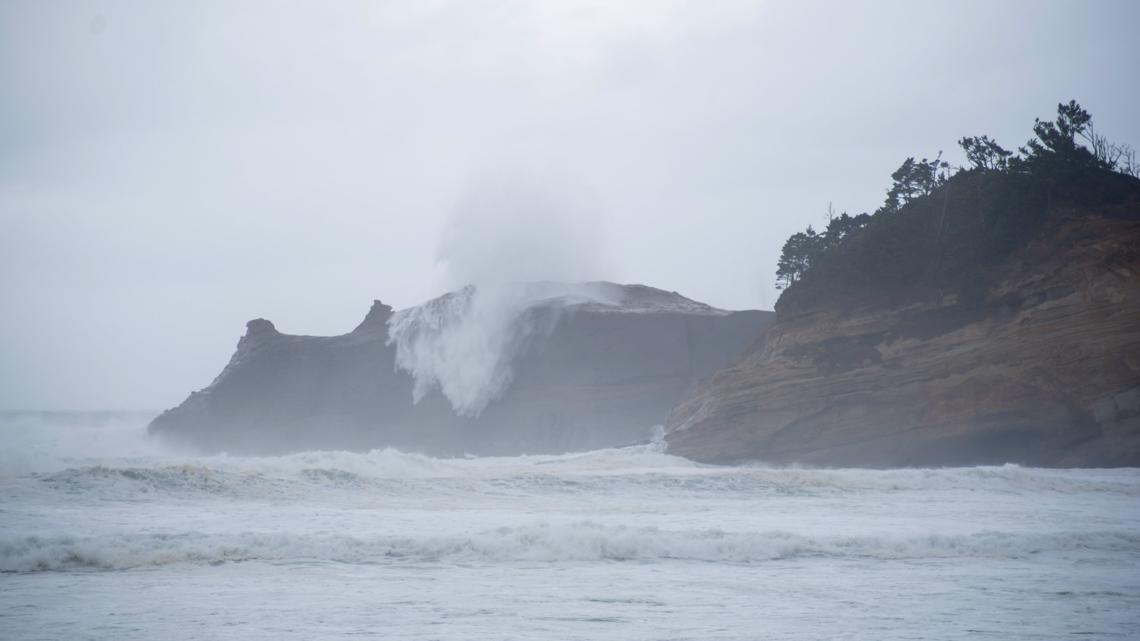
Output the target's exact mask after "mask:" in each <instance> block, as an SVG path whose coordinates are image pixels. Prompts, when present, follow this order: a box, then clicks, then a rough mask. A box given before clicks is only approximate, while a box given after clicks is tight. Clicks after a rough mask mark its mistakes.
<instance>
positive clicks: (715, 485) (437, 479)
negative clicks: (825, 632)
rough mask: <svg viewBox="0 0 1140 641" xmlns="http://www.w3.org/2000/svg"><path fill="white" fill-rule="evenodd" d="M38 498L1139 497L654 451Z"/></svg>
mask: <svg viewBox="0 0 1140 641" xmlns="http://www.w3.org/2000/svg"><path fill="white" fill-rule="evenodd" d="M23 478H24V480H25V481H32V482H34V485H35V486H36V487H38V488H40V489H42V490H48V491H51V492H58V493H62V494H69V495H85V496H97V497H102V498H110V499H119V498H132V497H133V498H139V497H147V496H153V497H158V496H178V497H197V498H210V497H217V498H303V497H305V496H311V495H321V494H327V493H338V492H340V493H351V492H356V491H359V490H368V491H371V492H379V493H383V494H385V495H398V494H414V493H417V492H423V493H430V492H433V491H435V490H438V489H442V488H447V489H449V490H454V491H459V492H469V493H472V494H480V493H506V492H515V493H522V494H542V493H551V492H557V493H559V494H574V493H580V494H584V495H587V494H590V493H602V494H607V493H612V492H623V493H624V492H636V493H638V495H644V496H678V497H682V496H684V497H698V496H702V495H707V496H710V497H727V498H731V497H734V496H736V497H743V498H750V497H760V496H774V495H775V496H826V495H837V496H838V495H849V494H853V493H854V494H858V493H885V494H892V493H910V492H928V493H941V492H956V491H983V492H987V493H994V492H996V493H999V494H1000V493H1005V494H1025V493H1041V492H1045V493H1059V494H1079V493H1109V494H1116V495H1124V496H1134V497H1140V478H1138V477H1137V475H1136V474H1135V472H1134V471H1133V470H1053V469H1042V468H1025V467H1020V466H1017V465H1003V466H994V467H972V468H946V469H899V470H860V469H810V468H795V467H791V468H779V467H760V466H753V467H719V466H709V465H701V464H697V463H693V462H691V461H688V460H686V459H682V458H679V457H675V456H671V455H668V454H664V453H662V452H661V451H660V445H658V444H647V445H640V446H632V447H626V448H615V449H606V450H596V451H593V452H584V453H579V454H565V455H541V456H520V457H488V458H471V459H463V458H453V459H446V458H444V459H441V458H433V457H429V456H425V455H421V454H408V453H404V452H400V451H397V450H391V449H385V450H375V451H372V452H365V453H352V452H305V453H301V454H293V455H288V456H280V457H263V458H258V457H249V458H245V457H226V456H217V457H203V458H189V459H174V460H171V459H169V458H149V459H148V458H141V459H125V460H118V461H107V460H100V461H98V462H97V463H96V464H93V465H80V466H75V467H65V468H64V469H61V470H58V471H53V472H49V473H37V474H31V475H28V476H25V477H23Z"/></svg>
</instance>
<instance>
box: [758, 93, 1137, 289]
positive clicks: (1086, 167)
mask: <svg viewBox="0 0 1140 641" xmlns="http://www.w3.org/2000/svg"><path fill="white" fill-rule="evenodd" d="M1033 133H1034V136H1035V137H1034V138H1033V139H1032V140H1030V141H1028V142H1027V143H1026V144H1025V146H1023V147H1019V148H1018V153H1016V154H1015V153H1012V152H1010V151H1008V150H1006V149H1004V148H1002V147H1001V145H999V144H997V142H996V141H994V140H992V139H991V138H990V137H989V136H973V137H965V138H962V139H961V140H959V141H958V144H959V145H961V147H962V150H963V151H964V152H965V154H966V159H967V161H968V162H969V163H970V167H969V169H970V171H971V172H986V173H991V174H993V175H992V176H988V175H987V176H981V175H974V176H971V175H963V176H962V177H961V178H962V180H965V181H968V180H974V179H976V180H975V184H976V185H977V186H978V188H977V190H976V192H977V198H978V199H981V200H983V201H984V202H983V205H984V206H982V207H975V208H974V211H973V213H976V214H979V218H978V220H977V221H976V223H977V224H976V227H975V229H980V230H981V231H980V232H974V235H973V236H972V237H970V242H969V243H968V245H967V244H961V243H960V246H959V248H958V250H956V251H958V252H959V254H961V255H968V256H974V257H975V258H976V257H981V256H989V257H993V256H1000V255H1004V254H1003V253H1002V252H1005V251H1008V250H1009V248H1011V247H1013V246H1015V244H1016V243H1017V242H1018V241H1019V240H1020V239H1024V238H1025V237H1026V235H1027V234H1028V233H1029V232H1030V231H1032V229H1033V228H1034V226H1035V225H1037V224H1038V223H1040V222H1041V221H1042V220H1044V218H1045V217H1046V216H1047V215H1048V213H1049V211H1050V207H1051V205H1050V203H1051V199H1052V197H1053V194H1054V193H1055V192H1054V189H1057V188H1062V189H1067V190H1068V191H1067V194H1068V195H1067V196H1066V197H1069V198H1072V197H1078V198H1091V197H1094V196H1091V195H1090V194H1100V196H1095V197H1098V198H1099V197H1102V196H1103V191H1104V190H1103V189H1101V188H1100V185H1105V184H1107V183H1106V182H1105V180H1104V179H1105V177H1106V176H1107V175H1108V174H1107V173H1106V172H1116V173H1119V174H1127V175H1130V176H1133V177H1136V178H1140V161H1138V160H1137V158H1136V153H1135V151H1134V150H1133V149H1132V148H1131V147H1128V146H1127V145H1117V144H1114V143H1111V142H1109V141H1108V140H1107V139H1106V138H1105V137H1104V136H1102V135H1100V134H1099V133H1097V131H1096V130H1095V129H1094V128H1093V124H1092V117H1091V116H1090V115H1089V113H1088V112H1087V111H1086V110H1085V109H1084V108H1082V107H1081V106H1080V105H1079V104H1077V102H1076V101H1075V100H1070V101H1069V102H1067V103H1060V104H1058V105H1057V117H1056V119H1055V120H1041V119H1040V118H1038V119H1035V120H1034V123H1033ZM949 180H951V176H950V165H949V164H948V163H946V162H944V161H943V160H942V153H941V152H939V154H938V155H937V156H935V157H934V159H932V160H930V159H926V158H923V159H922V160H915V159H914V158H913V157H911V158H907V159H906V160H905V161H903V163H902V165H900V166H899V168H898V169H896V170H895V171H894V172H893V173H892V174H891V181H892V182H891V187H890V189H888V190H887V199H886V202H885V203H884V204H883V206H882V207H880V208H879V209H878V210H876V211H875V213H874V214H871V215H867V214H859V215H858V216H849V215H847V214H846V213H844V214H842V215H840V216H835V215H834V213H833V212H832V210H831V208H830V207H828V224H827V227H826V228H825V229H824V230H823V231H822V232H816V231H815V229H813V228H812V227H808V228H807V230H806V231H803V232H799V233H797V234H794V235H792V237H791V238H789V239H788V241H787V242H786V243H784V248H783V252H782V253H781V255H780V260H779V263H778V264H777V271H776V279H777V282H776V287H777V288H779V289H786V288H788V287H790V286H791V285H793V284H794V283H796V282H798V281H800V280H802V279H803V278H804V277H805V275H807V273H808V272H809V271H810V270H812V268H813V267H815V269H816V271H817V272H820V273H826V274H830V275H831V276H830V277H831V278H833V279H843V278H847V276H848V275H847V274H842V273H840V272H841V271H842V270H843V268H844V267H847V268H849V267H850V265H851V264H855V263H857V264H860V265H861V266H862V269H861V270H857V271H859V272H860V273H859V274H857V275H856V276H857V277H858V278H861V279H862V281H860V282H880V283H881V282H884V281H886V280H891V279H894V280H896V281H900V282H901V281H905V280H906V279H907V278H910V277H911V276H912V275H911V274H909V273H904V272H900V271H899V270H897V269H895V266H896V264H897V263H898V262H899V261H909V263H910V265H911V266H912V267H914V268H915V272H914V273H929V272H931V271H934V272H940V271H947V270H949V272H954V271H955V270H957V272H961V271H962V269H968V268H969V266H970V264H971V263H970V262H969V261H966V260H960V261H958V263H956V264H955V265H956V266H947V265H948V263H947V261H945V260H944V257H945V256H946V255H948V254H946V253H945V252H944V251H943V245H942V243H943V239H944V234H947V233H949V232H948V231H947V230H948V229H951V228H954V224H953V221H952V218H953V215H951V216H948V207H949V206H950V203H951V200H952V194H951V190H950V189H949V187H948V186H947V181H949ZM955 180H957V177H955ZM1114 184H1118V185H1119V184H1120V183H1119V181H1117V182H1116V183H1114ZM943 187H946V190H945V191H943V192H941V195H940V198H939V200H938V202H937V203H932V202H928V203H926V205H925V206H924V205H922V204H920V203H915V205H913V206H910V207H908V205H909V204H910V203H914V202H915V201H919V200H922V199H925V198H928V197H929V196H930V195H931V194H933V193H934V192H935V191H936V190H938V189H940V188H943ZM983 187H985V188H986V189H988V190H989V191H987V192H986V194H987V195H986V196H985V197H984V198H983V194H982V189H983ZM1082 190H1083V193H1084V195H1080V194H1081V193H1082ZM958 209H959V211H960V210H961V207H959V208H958ZM872 223H874V224H872ZM956 228H957V229H959V230H961V229H967V228H969V226H968V225H966V224H962V223H961V221H959V223H958V224H957V227H956ZM864 229H866V231H865V232H860V230H864ZM857 232H859V233H867V234H872V235H873V236H874V238H875V239H876V241H875V244H874V250H873V251H868V250H867V247H866V246H865V245H863V244H859V245H849V246H847V248H846V249H845V250H842V251H839V252H835V250H836V248H839V247H841V246H843V245H844V244H845V243H847V241H848V239H849V238H850V237H851V236H852V235H853V234H856V233H857ZM971 252H972V253H971ZM927 253H933V254H934V256H935V257H934V258H933V260H932V261H931V264H930V265H928V264H926V262H924V261H926V259H927V257H928V256H927ZM834 256H847V258H846V259H843V260H846V261H847V262H846V263H845V262H843V260H840V261H838V262H833V260H832V257H834ZM852 256H858V257H861V258H851V257H852ZM903 256H905V257H908V258H900V257H903ZM869 273H873V274H874V277H869V276H868V274H869ZM813 282H815V281H814V279H813ZM852 282H854V281H852Z"/></svg>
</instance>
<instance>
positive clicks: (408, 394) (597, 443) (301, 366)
mask: <svg viewBox="0 0 1140 641" xmlns="http://www.w3.org/2000/svg"><path fill="white" fill-rule="evenodd" d="M583 287H585V289H580V288H579V289H574V290H572V291H570V290H566V291H564V290H561V289H559V288H558V287H557V286H552V285H550V284H547V285H546V286H544V287H542V288H539V290H538V291H539V294H540V295H537V296H534V295H532V296H531V297H530V298H528V299H527V300H526V301H525V304H519V305H515V306H514V307H513V308H511V310H510V314H511V316H510V317H509V318H507V319H506V320H505V321H502V322H505V323H507V325H505V326H504V327H505V330H506V331H507V332H508V333H511V335H512V336H514V335H516V334H517V335H519V336H522V338H524V339H525V340H522V341H521V342H517V341H516V342H514V343H512V344H511V351H510V353H508V354H506V355H505V356H504V355H503V354H499V356H504V357H505V358H506V359H507V361H509V362H504V363H501V364H500V365H503V366H505V367H507V368H508V370H507V372H508V373H509V377H508V378H507V379H505V381H506V384H505V386H504V389H502V390H500V391H499V392H498V393H496V394H493V395H492V396H490V397H489V399H490V400H489V402H487V403H486V404H485V406H480V407H478V408H477V409H478V411H477V412H468V413H467V414H461V413H458V412H457V411H456V403H455V399H449V398H448V397H445V396H444V395H443V394H442V393H441V392H440V389H439V388H438V387H436V386H432V385H428V386H427V391H426V393H425V394H423V395H422V398H420V399H419V401H418V402H415V403H414V402H413V391H414V389H415V387H416V377H421V379H422V378H423V377H422V376H421V374H422V373H421V372H419V371H418V370H413V371H411V372H409V371H405V370H403V369H399V368H397V366H396V360H397V354H398V351H399V350H400V349H401V348H403V349H409V346H408V345H405V344H402V343H401V342H400V341H398V340H393V341H390V327H392V326H395V325H394V323H395V322H397V321H400V327H401V328H402V329H403V330H407V329H408V326H409V324H410V323H411V324H413V325H412V326H411V327H412V329H413V330H416V331H413V332H412V333H413V334H417V333H418V334H419V335H421V336H422V335H424V334H425V333H426V334H427V335H428V338H429V340H436V337H434V335H433V334H432V332H438V331H439V329H440V325H441V324H446V323H453V324H455V323H458V324H459V325H457V326H455V327H452V328H451V329H453V330H455V331H457V332H459V336H460V338H463V339H466V340H467V342H464V343H462V344H459V345H458V346H456V345H453V344H450V343H448V344H442V345H433V344H429V345H428V348H433V349H432V350H429V352H428V355H429V356H439V357H441V358H454V357H455V354H456V353H457V352H458V353H459V357H463V356H465V353H464V349H467V348H470V347H471V346H476V347H485V344H486V342H487V340H486V338H487V337H486V336H481V335H478V333H479V331H480V330H479V328H478V327H476V328H475V329H474V333H475V334H476V336H468V335H467V334H466V333H465V332H467V331H468V330H469V329H470V328H468V327H467V326H465V325H463V323H465V322H468V321H467V320H465V317H464V316H462V315H460V316H457V317H455V318H448V317H440V316H433V315H431V314H425V313H420V312H424V311H425V310H426V311H432V310H434V309H436V308H451V307H454V305H453V304H452V303H453V302H455V300H456V297H462V296H464V295H469V294H470V292H466V293H465V292H457V293H454V294H450V295H448V296H445V297H443V298H441V299H436V300H435V301H429V303H426V304H425V305H424V306H421V309H419V310H417V309H415V308H414V309H413V310H405V311H403V312H397V313H396V315H395V316H394V314H393V311H392V309H391V308H390V307H388V306H387V305H384V304H382V303H380V302H379V301H377V302H376V303H375V304H374V305H373V307H372V310H371V311H370V312H369V313H368V316H367V317H366V318H365V320H364V322H362V323H361V324H360V326H359V327H357V328H356V329H355V330H353V331H352V332H350V333H348V334H344V335H342V336H332V337H317V336H291V335H286V334H282V333H280V332H278V331H277V330H276V329H275V328H274V326H273V324H272V323H270V322H269V321H267V320H263V319H257V320H253V321H250V322H249V324H248V325H247V332H246V334H245V336H243V337H242V338H241V340H240V341H239V342H238V347H237V351H236V353H235V354H234V356H233V358H232V359H231V361H230V363H229V364H228V365H227V366H226V368H225V369H224V370H223V371H222V373H221V374H220V375H219V376H218V377H217V378H216V379H215V380H214V382H213V383H212V384H211V385H210V386H209V387H207V388H205V389H203V390H201V391H198V392H195V393H193V394H191V395H190V397H189V398H187V399H186V401H185V402H183V403H182V404H181V405H179V406H178V407H176V408H174V409H171V410H168V411H167V412H165V413H163V414H162V415H160V416H159V417H158V418H156V419H155V420H154V421H153V423H152V424H151V426H150V431H151V433H152V434H157V435H162V436H165V437H169V438H173V439H176V440H179V441H182V442H185V443H189V444H191V445H193V446H196V447H198V448H199V449H202V450H205V451H228V452H232V453H247V454H276V453H282V452H290V451H301V450H308V449H349V450H366V449H372V448H381V447H395V448H399V449H402V450H406V451H419V452H424V453H428V454H433V455H463V454H475V455H491V454H495V455H512V454H523V453H532V454H533V453H561V452H566V451H575V450H587V449H594V448H599V447H609V446H620V445H626V444H629V443H632V442H636V441H639V440H644V439H646V438H648V437H649V435H650V434H651V433H652V429H653V427H654V426H657V425H661V424H662V423H663V422H664V420H665V418H666V416H667V415H668V412H669V410H670V408H671V407H672V406H673V405H674V404H675V403H676V402H677V401H678V400H679V399H681V398H682V397H683V396H684V395H685V394H686V393H688V392H690V391H692V389H694V388H695V385H696V384H697V383H698V382H699V381H701V380H702V379H704V378H706V377H707V376H709V375H710V374H711V373H712V372H714V371H717V370H718V369H720V368H722V367H724V366H726V365H728V364H730V363H731V362H732V361H733V360H734V359H736V358H737V357H739V355H740V354H742V353H743V352H744V351H745V349H746V348H747V346H748V345H749V344H750V343H751V342H752V341H753V340H754V339H755V338H756V336H758V335H759V333H760V332H761V331H762V330H763V328H764V327H766V325H767V324H768V323H769V322H770V321H771V320H772V318H773V317H774V315H773V314H772V313H771V312H759V311H741V312H727V311H723V310H718V309H714V308H712V307H709V306H707V305H704V304H701V303H697V302H695V301H691V300H689V299H686V298H684V297H682V296H680V295H678V294H676V293H669V292H664V291H661V290H657V289H653V288H649V287H644V286H636V285H634V286H623V285H616V284H613V283H591V284H587V285H585V286H583ZM548 290H549V291H548ZM583 292H584V294H583ZM531 293H532V294H533V292H531ZM459 302H460V303H464V301H463V300H462V299H460V300H459ZM464 309H466V308H464ZM409 313H412V316H408V314H409ZM416 314H418V316H417V315H416ZM415 324H419V325H415ZM524 326H525V327H526V328H529V333H524V332H522V330H521V329H520V328H521V327H524ZM504 327H500V328H499V329H504ZM524 334H525V335H524ZM403 336H404V335H403V334H401V336H400V339H401V340H403ZM478 354H479V352H478V351H476V356H478ZM459 363H460V364H461V365H462V364H464V362H463V361H462V360H460V361H459ZM479 364H480V363H474V364H473V365H472V367H471V368H470V371H480V368H479V367H476V365H479ZM453 369H456V370H457V371H454V372H452V373H451V375H452V376H453V377H457V378H458V382H459V383H463V382H467V381H466V379H465V378H464V377H465V376H466V375H468V374H469V373H470V372H469V371H468V369H466V368H464V367H459V368H453ZM413 374H415V376H413ZM499 378H502V377H501V376H500V377H499ZM496 380H499V379H496ZM445 382H446V381H445ZM500 382H501V381H500ZM422 383H423V380H421V386H422ZM421 391H423V390H421Z"/></svg>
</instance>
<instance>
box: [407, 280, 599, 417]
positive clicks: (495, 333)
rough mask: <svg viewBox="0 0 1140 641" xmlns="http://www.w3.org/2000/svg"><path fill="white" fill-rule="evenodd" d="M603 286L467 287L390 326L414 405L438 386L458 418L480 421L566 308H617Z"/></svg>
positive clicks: (593, 284)
mask: <svg viewBox="0 0 1140 641" xmlns="http://www.w3.org/2000/svg"><path fill="white" fill-rule="evenodd" d="M605 285H606V284H604V283H579V284H564V283H550V282H544V283H491V284H484V285H479V286H474V285H469V286H467V287H464V288H463V289H461V290H459V291H458V292H454V293H451V294H446V295H444V296H441V297H439V298H436V299H433V300H430V301H428V302H427V303H424V304H423V305H419V306H417V307H412V308H410V309H406V310H402V311H399V312H397V313H395V314H394V315H393V316H392V318H391V319H390V320H389V321H388V337H389V338H388V342H389V343H390V344H395V345H396V367H397V368H398V369H402V370H404V371H406V372H408V373H409V374H411V375H412V378H413V379H414V381H415V385H414V387H413V390H412V397H413V398H412V400H413V401H414V402H416V403H419V402H420V401H421V400H422V399H423V398H424V396H426V395H427V394H428V393H429V392H431V391H432V390H433V389H436V388H438V389H439V390H440V392H442V393H443V395H444V396H445V397H446V398H447V399H448V401H449V402H450V403H451V406H452V408H453V409H454V410H455V412H456V413H457V414H459V415H461V416H471V417H475V416H478V415H479V414H480V413H481V412H482V411H483V410H484V409H485V408H486V407H487V405H488V403H490V402H492V401H494V400H495V399H497V398H499V397H500V396H501V395H502V394H503V392H505V391H506V389H507V388H508V387H509V386H510V384H511V382H512V381H513V380H514V367H513V363H514V361H515V359H516V357H517V356H518V355H519V354H521V353H522V352H523V351H524V350H525V349H526V348H527V346H529V345H531V344H532V343H534V342H536V341H542V340H545V339H546V338H547V337H548V336H549V335H550V332H551V331H553V329H554V328H555V326H556V325H557V323H558V321H559V318H560V316H561V314H562V312H564V311H565V310H567V309H570V308H572V307H573V306H574V305H577V304H582V303H586V302H599V303H606V304H615V303H618V302H620V301H617V300H614V290H613V288H611V287H606V286H605Z"/></svg>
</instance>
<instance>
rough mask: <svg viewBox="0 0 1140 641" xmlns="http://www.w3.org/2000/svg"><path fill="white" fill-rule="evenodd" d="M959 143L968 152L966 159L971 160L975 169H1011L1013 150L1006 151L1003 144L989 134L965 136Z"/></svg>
mask: <svg viewBox="0 0 1140 641" xmlns="http://www.w3.org/2000/svg"><path fill="white" fill-rule="evenodd" d="M958 145H959V146H961V147H962V151H964V152H966V160H968V161H970V165H971V166H972V168H973V169H983V170H988V171H1005V170H1006V169H1009V157H1010V156H1012V155H1013V152H1012V151H1006V150H1005V149H1003V148H1002V146H1001V145H999V144H997V143H996V142H994V141H992V140H990V137H989V136H974V137H965V138H962V139H961V140H959V141H958Z"/></svg>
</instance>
